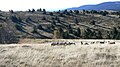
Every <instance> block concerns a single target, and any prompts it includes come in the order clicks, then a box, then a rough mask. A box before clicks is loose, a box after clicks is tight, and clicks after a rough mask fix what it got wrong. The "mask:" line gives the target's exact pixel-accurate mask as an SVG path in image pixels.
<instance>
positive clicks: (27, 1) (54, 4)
mask: <svg viewBox="0 0 120 67" xmlns="http://www.w3.org/2000/svg"><path fill="white" fill-rule="evenodd" d="M108 1H116V0H0V10H3V11H8V10H10V9H13V10H19V11H20V10H23V11H25V10H28V9H32V8H34V9H37V8H45V9H46V10H59V9H65V8H70V7H78V6H81V5H87V4H98V3H102V2H108ZM117 1H120V0H117Z"/></svg>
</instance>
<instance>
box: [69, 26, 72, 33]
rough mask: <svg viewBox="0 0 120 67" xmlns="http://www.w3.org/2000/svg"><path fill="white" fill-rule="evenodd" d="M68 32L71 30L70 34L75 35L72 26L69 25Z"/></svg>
mask: <svg viewBox="0 0 120 67" xmlns="http://www.w3.org/2000/svg"><path fill="white" fill-rule="evenodd" d="M68 30H69V33H73V30H72V27H71V25H68Z"/></svg>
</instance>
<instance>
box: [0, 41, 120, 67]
mask: <svg viewBox="0 0 120 67" xmlns="http://www.w3.org/2000/svg"><path fill="white" fill-rule="evenodd" d="M23 41H24V42H23ZM23 41H20V43H21V44H9V45H7V44H6V45H2V44H1V45H0V67H120V53H119V52H120V46H119V45H120V41H119V40H64V39H63V40H47V39H46V40H38V39H37V40H30V39H29V40H27V39H24V40H23ZM81 41H82V42H87V43H89V45H81ZM98 41H99V42H103V41H105V42H106V43H105V44H100V43H97V42H98ZM108 41H110V42H115V43H116V44H109V43H107V42H108ZM52 42H75V43H76V45H70V46H51V45H50V44H51V43H52ZM91 42H96V43H95V44H90V43H91ZM23 43H26V44H23ZM28 43H29V44H28ZM34 43H36V44H34Z"/></svg>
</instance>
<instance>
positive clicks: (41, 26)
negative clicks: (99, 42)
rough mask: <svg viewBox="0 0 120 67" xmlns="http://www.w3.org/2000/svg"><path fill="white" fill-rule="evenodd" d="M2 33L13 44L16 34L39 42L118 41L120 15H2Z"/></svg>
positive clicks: (46, 13) (21, 12)
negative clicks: (59, 40)
mask: <svg viewBox="0 0 120 67" xmlns="http://www.w3.org/2000/svg"><path fill="white" fill-rule="evenodd" d="M104 14H105V15H104ZM0 30H1V31H0V34H1V38H2V37H3V36H7V37H6V38H7V39H10V40H12V39H11V37H8V36H12V35H13V34H14V35H13V36H16V37H18V38H39V39H52V38H54V39H56V38H57V39H119V37H120V36H119V34H120V33H119V31H120V19H119V12H107V11H101V12H96V11H77V10H74V11H67V10H65V11H56V12H46V11H45V9H44V10H37V11H35V10H34V9H33V10H29V11H16V12H14V11H12V10H11V11H9V12H3V11H1V12H0ZM2 39H3V38H2ZM2 39H1V40H2ZM13 39H15V38H13ZM3 40H4V39H3Z"/></svg>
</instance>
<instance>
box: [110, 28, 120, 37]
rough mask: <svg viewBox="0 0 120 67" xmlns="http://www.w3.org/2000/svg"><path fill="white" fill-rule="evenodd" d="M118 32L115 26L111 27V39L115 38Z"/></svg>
mask: <svg viewBox="0 0 120 67" xmlns="http://www.w3.org/2000/svg"><path fill="white" fill-rule="evenodd" d="M118 34H119V32H118V30H117V28H116V27H113V29H112V31H111V36H112V39H116V38H117V35H118Z"/></svg>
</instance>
